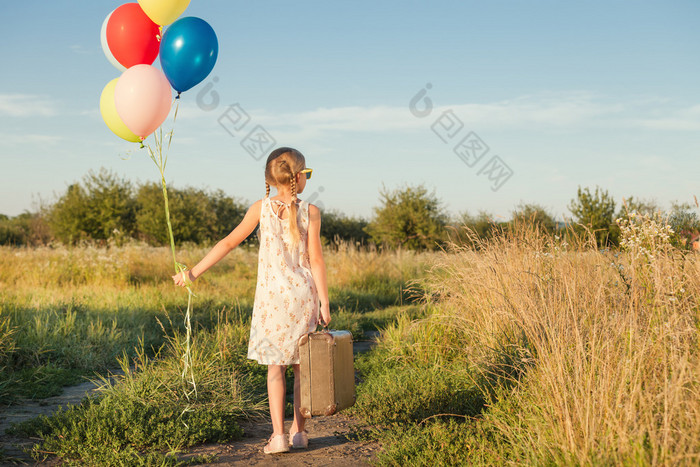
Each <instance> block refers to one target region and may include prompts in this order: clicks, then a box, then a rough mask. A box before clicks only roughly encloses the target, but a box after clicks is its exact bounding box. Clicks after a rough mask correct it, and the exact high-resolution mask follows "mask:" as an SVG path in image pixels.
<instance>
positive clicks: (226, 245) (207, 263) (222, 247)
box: [173, 201, 262, 286]
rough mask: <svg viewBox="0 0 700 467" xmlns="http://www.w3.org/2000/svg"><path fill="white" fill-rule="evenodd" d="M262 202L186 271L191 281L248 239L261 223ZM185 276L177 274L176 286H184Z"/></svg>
mask: <svg viewBox="0 0 700 467" xmlns="http://www.w3.org/2000/svg"><path fill="white" fill-rule="evenodd" d="M261 205H262V201H256V202H255V203H254V204H253V205H252V206H251V207H250V208H249V209H248V212H246V214H245V217H243V220H242V221H241V223H240V224H238V226H237V227H236V228H235V229H233V231H232V232H231V233H230V234H228V235H227V236H226V238H224V239H223V240H221V241H219V243H217V244H216V245H215V246H214V248H212V249H211V250H210V251H209V253H207V255H206V256H205V257H204V258H202V260H201V261H200V262H199V263H197V265H196V266H195V267H193V268H192V269H190V270H187V271H185V272H184V273H183V274H187V278H188V279H189V280H190V281H194V280H196V279H197V278H198V277H199V276H201V275H202V274H204V272H205V271H206V270H207V269H209V268H210V267H212V266H214V265H215V264H216V263H218V262H219V261H221V259H222V258H223V257H224V256H226V255H227V254H229V252H230V251H231V250H233V249H234V248H236V247H237V246H238V245H240V243H241V242H242V241H243V240H245V239H246V238H248V235H250V234H251V233H252V232H253V230H255V226H257V225H258V222H260V207H261ZM183 274H175V275H174V276H173V280H174V281H175V284H176V285H180V286H184V285H185V283H186V281H185V279H184V278H183V277H182V276H183Z"/></svg>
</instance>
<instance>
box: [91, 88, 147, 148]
mask: <svg viewBox="0 0 700 467" xmlns="http://www.w3.org/2000/svg"><path fill="white" fill-rule="evenodd" d="M117 81H119V78H114V79H113V80H112V81H110V82H109V83H107V86H105V88H104V89H103V90H102V95H101V96H100V113H101V114H102V120H104V121H105V123H106V124H107V126H108V127H109V129H110V130H112V132H113V133H114V134H115V135H117V136H119V137H120V138H121V139H125V140H127V141H130V142H132V143H138V142H139V141H141V138H139V137H138V136H136V135H135V134H134V133H133V132H132V131H131V130H130V129H128V128H127V127H126V125H124V122H122V119H121V118H120V117H119V114H118V113H117V106H116V105H115V104H114V88H115V87H116V86H117Z"/></svg>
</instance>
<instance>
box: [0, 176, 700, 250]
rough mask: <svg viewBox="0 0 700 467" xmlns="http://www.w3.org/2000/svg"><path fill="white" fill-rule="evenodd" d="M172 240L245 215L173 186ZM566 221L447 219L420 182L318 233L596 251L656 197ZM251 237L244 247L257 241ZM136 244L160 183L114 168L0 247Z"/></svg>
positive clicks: (585, 193)
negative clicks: (556, 243)
mask: <svg viewBox="0 0 700 467" xmlns="http://www.w3.org/2000/svg"><path fill="white" fill-rule="evenodd" d="M168 199H169V205H170V213H171V220H172V226H173V234H174V236H175V239H176V241H177V242H178V243H180V244H182V243H197V244H212V243H215V242H216V241H218V240H220V239H221V238H223V237H224V236H226V235H227V234H228V233H229V232H230V231H231V230H232V229H233V228H234V227H235V226H236V225H238V223H239V222H240V221H241V220H242V219H243V216H244V215H245V212H246V210H247V208H248V205H247V203H244V202H242V201H241V200H237V199H234V198H232V197H230V196H227V195H226V194H225V193H224V192H223V191H222V190H204V189H199V188H192V187H185V188H169V189H168ZM568 208H569V211H570V212H571V215H572V217H571V218H570V219H567V222H558V221H556V220H555V218H554V217H553V216H552V215H551V214H550V213H549V212H548V211H547V210H546V209H545V208H543V207H542V206H540V205H537V204H526V203H521V204H520V205H518V206H516V208H515V209H514V210H513V212H512V216H511V219H510V220H508V221H496V220H495V219H494V216H493V215H491V214H489V213H488V212H485V211H479V212H478V213H477V214H475V215H472V214H469V213H468V212H463V213H461V214H459V215H458V216H456V217H454V216H450V215H449V214H448V213H447V211H446V210H445V208H444V206H443V204H442V202H441V201H440V200H439V199H438V198H437V196H436V195H435V193H434V192H430V191H429V190H428V189H427V188H425V187H424V186H422V185H419V186H405V187H401V188H396V189H393V190H390V189H387V188H383V189H382V190H380V197H379V204H378V206H376V207H375V208H374V215H373V217H372V218H371V219H369V220H368V219H364V218H362V217H350V216H346V215H344V214H342V213H340V212H337V211H324V212H323V213H322V222H321V236H322V237H323V241H324V242H325V243H327V244H329V245H330V246H337V245H338V244H340V243H342V242H352V243H355V244H362V245H369V244H374V245H377V246H385V247H390V248H404V249H412V250H431V249H436V248H441V247H443V246H444V245H445V244H446V243H447V242H458V243H463V244H474V243H475V241H476V240H475V238H480V239H487V238H489V237H492V236H494V235H499V234H507V233H508V232H509V231H510V230H512V229H513V228H515V226H517V225H518V224H523V223H527V224H530V225H534V226H536V227H537V228H538V229H541V230H542V231H544V232H547V233H556V232H557V231H560V230H562V229H566V232H568V233H569V234H571V233H574V234H582V235H583V234H586V235H593V236H594V237H595V239H596V242H597V244H598V246H600V247H614V246H617V245H618V242H619V234H620V230H619V227H618V226H617V223H616V219H618V218H621V217H626V216H627V215H628V214H629V213H632V212H638V213H641V214H649V215H651V214H653V213H660V212H661V209H660V208H659V206H658V205H657V204H656V203H654V202H653V201H645V200H640V199H638V198H635V197H633V196H630V197H628V198H626V199H625V200H624V203H623V204H621V205H620V206H618V205H617V203H616V202H615V200H614V199H613V197H612V196H611V195H610V194H609V193H608V192H607V191H606V190H604V189H602V188H600V187H596V188H595V189H593V190H591V189H590V188H582V187H579V188H578V190H577V193H576V196H575V197H574V198H573V199H572V200H571V201H570V203H569V206H568ZM663 215H664V216H665V217H666V219H667V220H668V222H669V223H671V225H672V227H673V228H674V230H675V231H676V241H677V243H678V244H679V245H680V246H683V245H687V244H688V241H689V240H691V239H692V238H694V236H697V233H698V232H699V231H700V218H699V217H698V214H697V210H696V209H694V207H693V206H691V205H690V204H687V203H685V204H673V205H672V207H671V209H670V210H669V211H666V212H665V213H663ZM256 239H257V237H256V236H255V235H251V237H250V238H249V239H248V240H247V241H248V242H255V241H256ZM128 241H142V242H145V243H148V244H150V245H166V244H167V243H168V234H167V227H166V221H165V211H164V206H163V193H162V188H161V186H160V185H159V184H157V183H145V184H139V185H136V184H134V183H132V182H130V181H129V180H127V179H124V178H121V177H118V176H117V175H115V174H114V173H113V172H110V171H108V170H105V169H101V170H99V171H97V172H93V171H91V172H89V173H88V174H87V175H85V176H84V177H83V179H82V181H80V182H76V183H73V184H71V185H69V186H68V188H67V189H66V191H65V192H64V193H63V194H61V195H60V196H58V198H57V199H56V201H55V202H54V203H52V204H50V205H47V206H42V207H41V208H40V209H39V210H38V211H37V212H34V213H29V212H26V213H23V214H20V215H19V216H16V217H12V218H10V217H8V216H4V215H2V214H0V245H17V246H21V245H27V246H36V245H45V244H49V243H52V242H60V243H63V244H66V245H77V244H82V243H85V242H88V243H97V244H117V245H120V244H124V243H125V242H128Z"/></svg>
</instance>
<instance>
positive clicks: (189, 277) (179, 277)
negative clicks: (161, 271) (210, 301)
mask: <svg viewBox="0 0 700 467" xmlns="http://www.w3.org/2000/svg"><path fill="white" fill-rule="evenodd" d="M172 277H173V282H175V285H179V286H180V287H185V286H186V285H187V284H188V283H192V282H194V281H195V280H196V279H197V278H196V277H194V274H192V270H191V269H188V270H186V271H182V272H181V273H179V274H175V275H174V276H172Z"/></svg>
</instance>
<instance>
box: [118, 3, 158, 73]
mask: <svg viewBox="0 0 700 467" xmlns="http://www.w3.org/2000/svg"><path fill="white" fill-rule="evenodd" d="M159 34H160V29H159V27H158V25H157V24H156V23H154V22H153V21H151V19H150V18H149V17H148V16H146V13H144V12H143V10H142V9H141V7H140V6H139V4H138V3H125V4H124V5H122V6H120V7H119V8H117V9H116V10H114V11H113V12H112V15H111V16H110V17H109V20H108V21H107V28H106V36H107V45H108V47H109V50H110V52H112V55H113V56H114V58H115V59H116V60H117V61H118V62H119V63H121V64H122V65H124V67H126V68H130V67H132V66H134V65H140V64H145V65H150V64H152V63H153V61H154V60H155V59H156V57H157V56H158V49H159V47H160V42H159V41H158V35H159Z"/></svg>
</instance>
